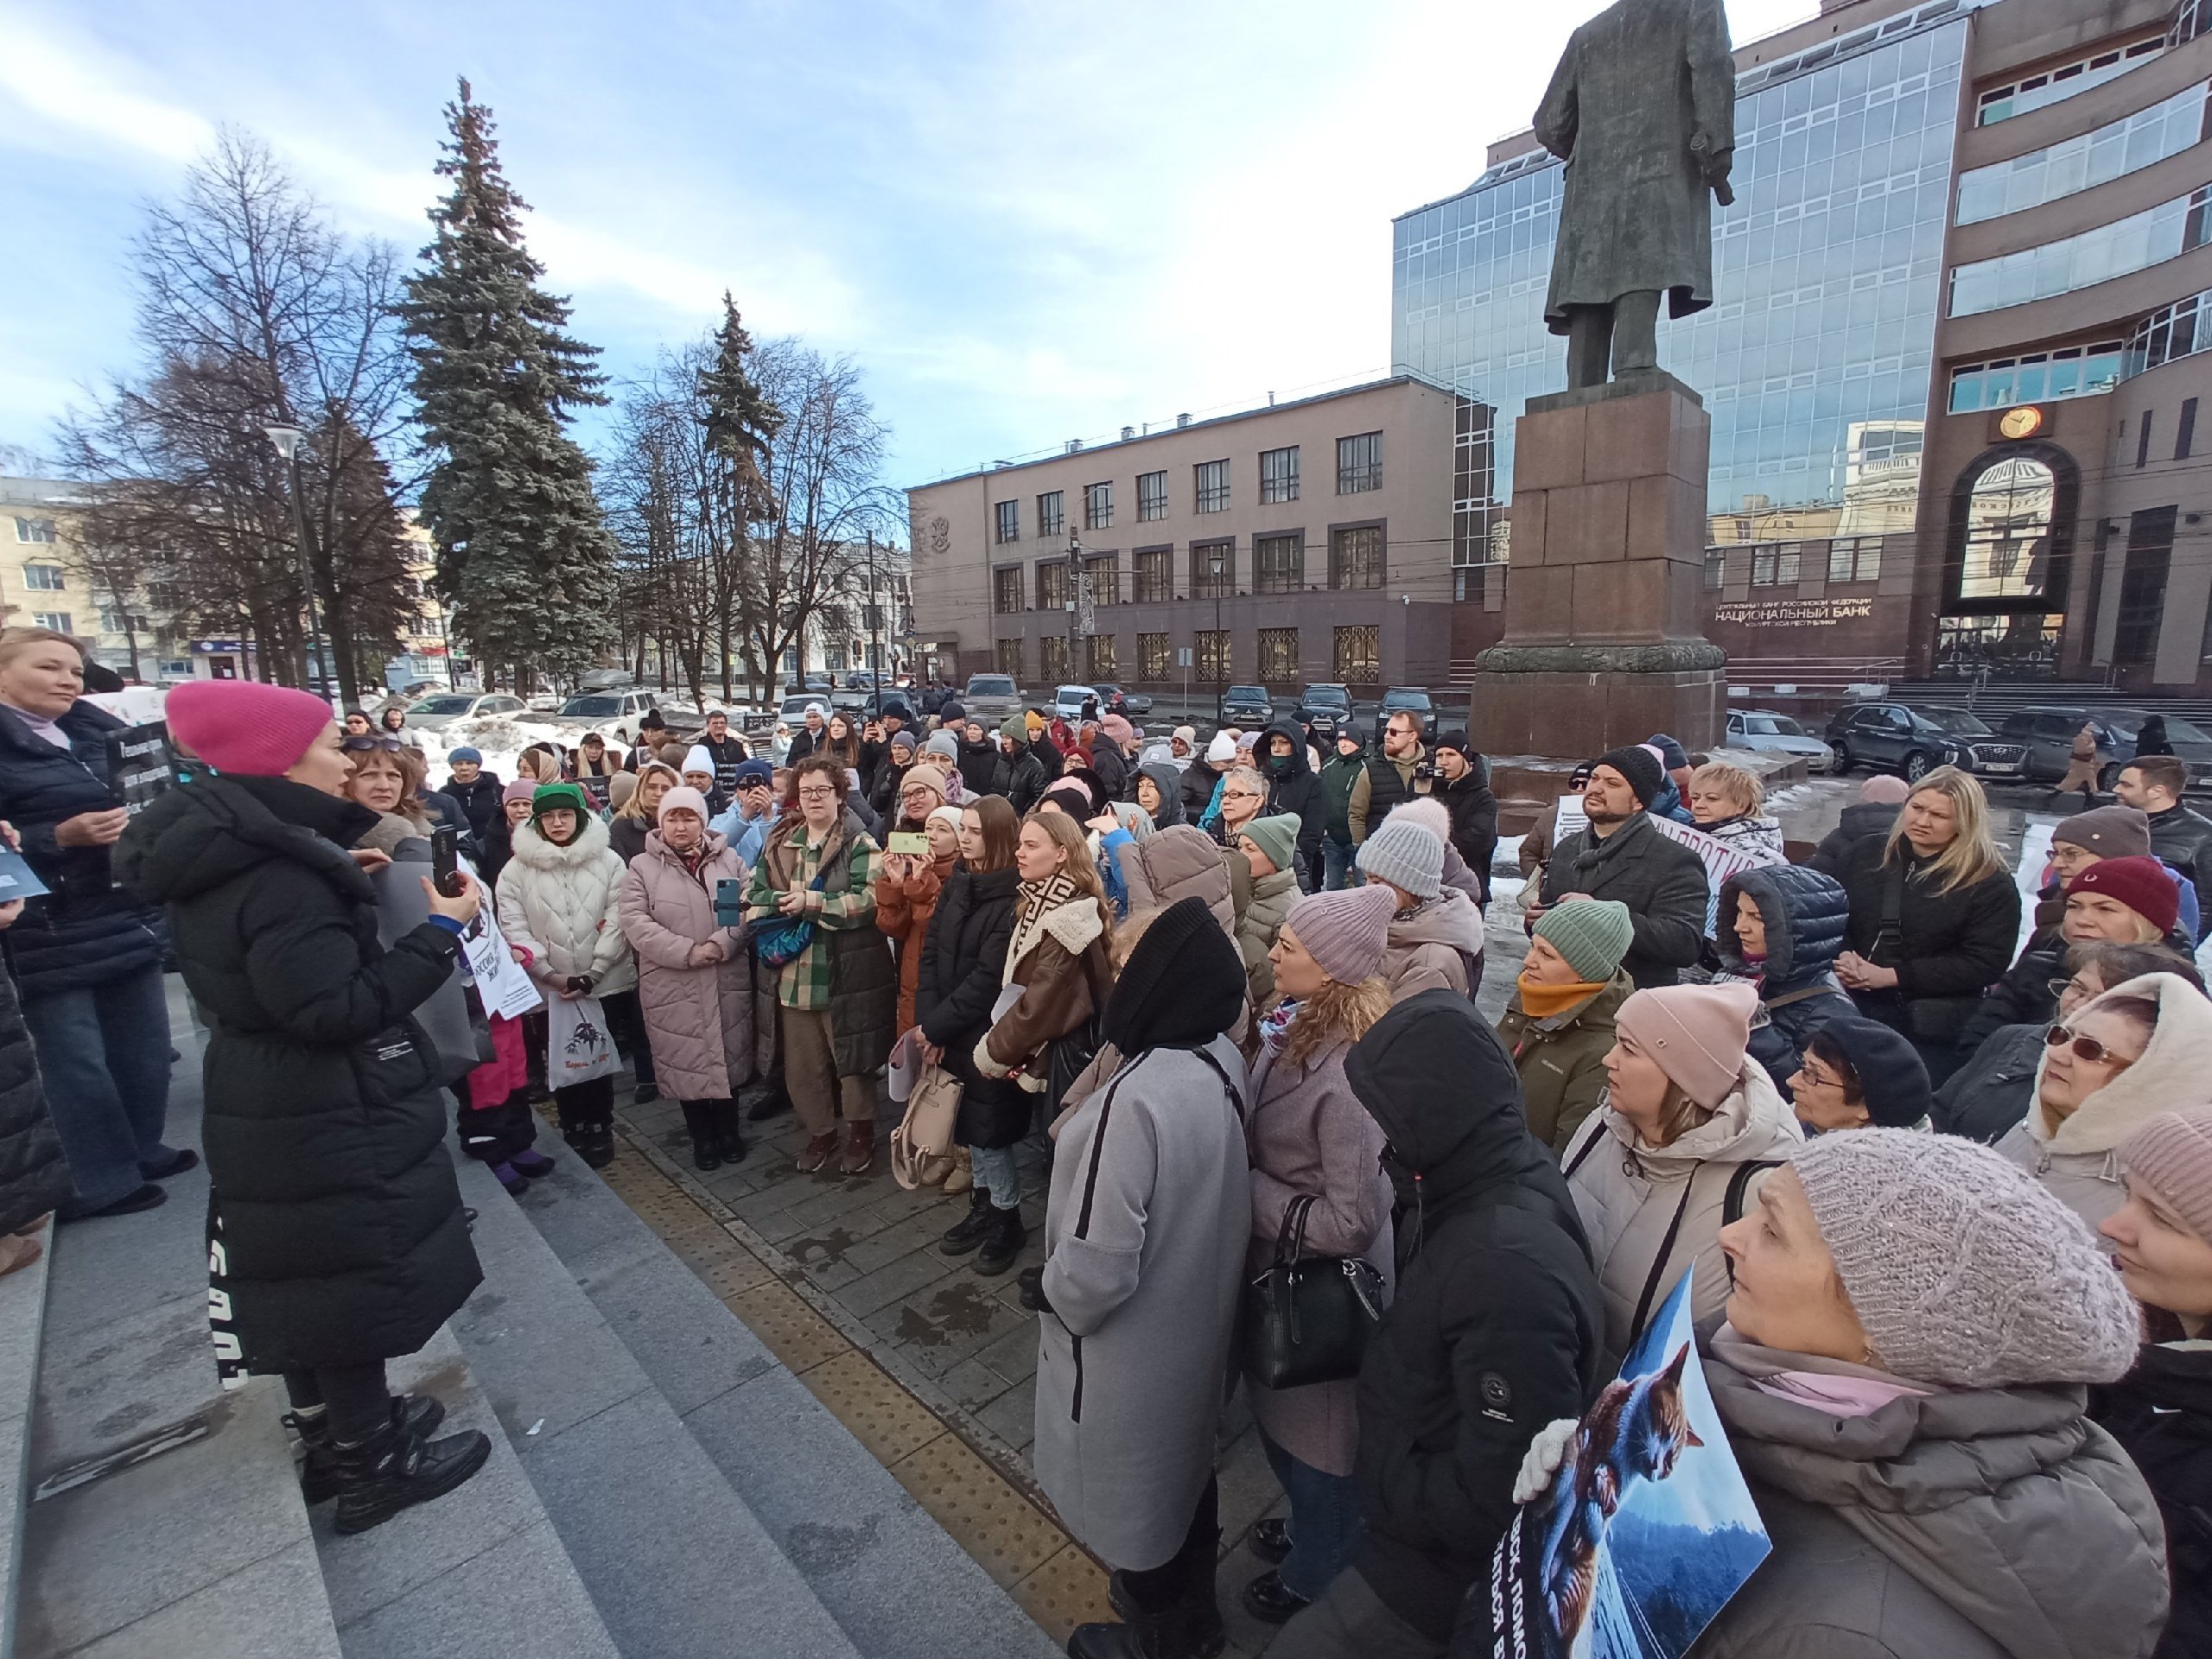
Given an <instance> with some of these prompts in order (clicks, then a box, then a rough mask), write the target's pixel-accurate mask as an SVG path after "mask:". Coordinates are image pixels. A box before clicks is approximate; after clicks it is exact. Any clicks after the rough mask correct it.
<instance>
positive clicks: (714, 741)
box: [699, 709, 752, 795]
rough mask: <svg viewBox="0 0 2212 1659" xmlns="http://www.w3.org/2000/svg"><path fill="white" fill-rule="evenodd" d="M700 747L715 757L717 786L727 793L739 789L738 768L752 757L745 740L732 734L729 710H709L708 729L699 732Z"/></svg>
mask: <svg viewBox="0 0 2212 1659" xmlns="http://www.w3.org/2000/svg"><path fill="white" fill-rule="evenodd" d="M699 743H700V747H702V748H704V749H705V750H706V752H707V753H709V755H711V756H712V757H713V758H714V762H715V788H716V789H719V790H720V791H721V792H722V793H723V794H725V795H729V794H733V793H734V792H735V791H736V789H737V769H738V767H739V766H742V765H743V764H744V763H745V762H746V760H748V759H749V758H750V757H751V753H752V752H751V751H750V750H748V749H747V747H745V740H744V739H743V738H741V737H736V736H734V735H732V734H731V732H730V729H729V711H728V709H709V710H707V729H706V730H705V731H703V732H702V733H701V734H699Z"/></svg>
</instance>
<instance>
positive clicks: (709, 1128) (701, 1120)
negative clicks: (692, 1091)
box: [683, 1100, 722, 1172]
mask: <svg viewBox="0 0 2212 1659" xmlns="http://www.w3.org/2000/svg"><path fill="white" fill-rule="evenodd" d="M683 1127H684V1128H686V1129H687V1130H689V1131H690V1135H691V1167H692V1168H694V1169H696V1170H699V1171H702V1172H704V1171H707V1170H710V1169H720V1168H721V1166H722V1147H721V1135H719V1134H717V1133H716V1125H715V1111H714V1108H713V1107H711V1106H709V1104H708V1103H706V1102H705V1101H703V1100H687V1101H685V1102H684V1103H683Z"/></svg>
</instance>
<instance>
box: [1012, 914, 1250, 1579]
mask: <svg viewBox="0 0 2212 1659" xmlns="http://www.w3.org/2000/svg"><path fill="white" fill-rule="evenodd" d="M1171 925H1172V926H1175V927H1177V928H1178V929H1179V930H1180V929H1182V928H1183V927H1185V926H1186V925H1187V920H1186V922H1185V923H1173V924H1172V923H1171V922H1170V921H1169V919H1168V918H1162V920H1161V921H1160V923H1158V924H1155V930H1157V929H1158V928H1160V927H1168V926H1171ZM1198 925H1199V926H1200V927H1203V926H1204V923H1203V921H1200V922H1199V923H1198ZM1150 943H1152V941H1151V939H1150V938H1149V936H1147V938H1146V939H1144V940H1141V941H1139V943H1138V945H1137V949H1136V950H1135V952H1133V953H1132V955H1131V959H1130V964H1129V966H1130V968H1131V969H1135V968H1137V966H1138V964H1139V963H1140V962H1141V960H1142V959H1143V958H1144V957H1145V955H1146V951H1145V947H1146V945H1147V944H1150ZM1177 968H1178V971H1177V972H1176V973H1174V974H1173V975H1169V974H1164V973H1160V972H1157V971H1150V972H1144V973H1141V974H1134V975H1133V974H1130V973H1129V972H1128V970H1126V969H1125V975H1124V980H1123V982H1122V985H1121V986H1117V987H1116V1002H1115V1006H1114V1008H1113V1010H1112V1011H1111V1014H1109V1020H1108V1022H1107V1025H1108V1035H1109V1039H1111V1040H1114V1041H1116V1043H1117V1044H1118V1045H1119V1046H1122V1049H1123V1052H1127V1053H1128V1054H1129V1055H1130V1056H1131V1058H1129V1059H1128V1060H1127V1061H1125V1062H1124V1063H1123V1064H1122V1066H1121V1067H1120V1068H1119V1070H1117V1071H1116V1073H1115V1075H1114V1077H1113V1078H1112V1079H1111V1080H1110V1081H1109V1083H1108V1084H1106V1085H1105V1086H1104V1087H1103V1088H1102V1089H1099V1090H1096V1091H1094V1092H1093V1093H1092V1094H1090V1096H1087V1097H1086V1098H1085V1099H1084V1101H1083V1103H1081V1105H1079V1106H1078V1107H1077V1109H1076V1111H1075V1114H1074V1116H1072V1117H1071V1118H1070V1119H1069V1120H1068V1122H1067V1123H1066V1125H1065V1127H1064V1128H1062V1129H1061V1131H1060V1136H1059V1141H1058V1145H1057V1147H1056V1148H1055V1153H1054V1156H1053V1160H1052V1189H1051V1196H1050V1198H1048V1200H1047V1202H1046V1211H1045V1250H1046V1256H1045V1271H1044V1279H1043V1286H1042V1288H1043V1292H1044V1297H1045V1300H1046V1303H1047V1304H1048V1305H1049V1308H1050V1311H1049V1312H1046V1313H1040V1314H1039V1316H1038V1351H1037V1389H1036V1393H1037V1404H1036V1430H1037V1437H1036V1444H1035V1446H1034V1448H1033V1452H1032V1454H1031V1455H1032V1460H1033V1465H1034V1467H1035V1469H1036V1471H1037V1480H1038V1484H1039V1485H1041V1486H1042V1487H1043V1488H1044V1489H1045V1493H1046V1496H1047V1497H1050V1498H1051V1499H1052V1507H1053V1508H1054V1509H1055V1510H1058V1511H1059V1514H1060V1516H1061V1518H1062V1519H1063V1520H1065V1522H1067V1523H1068V1527H1069V1529H1070V1530H1071V1532H1073V1533H1074V1535H1076V1537H1077V1539H1079V1540H1081V1541H1082V1542H1083V1543H1084V1546H1085V1547H1086V1548H1090V1550H1092V1551H1093V1552H1095V1553H1096V1554H1098V1555H1100V1556H1101V1557H1103V1559H1104V1560H1107V1561H1109V1562H1110V1563H1112V1564H1113V1565H1114V1566H1116V1567H1127V1568H1134V1569H1139V1570H1141V1569H1144V1568H1148V1567H1158V1566H1160V1564H1161V1563H1162V1562H1164V1561H1166V1560H1167V1559H1168V1558H1169V1557H1170V1556H1172V1555H1173V1554H1175V1552H1176V1551H1177V1550H1178V1549H1179V1548H1181V1546H1182V1543H1183V1540H1184V1537H1185V1535H1186V1534H1187V1533H1188V1531H1189V1529H1190V1525H1191V1517H1192V1512H1193V1510H1195V1509H1196V1507H1197V1503H1198V1495H1199V1493H1200V1492H1201V1491H1204V1490H1205V1484H1206V1482H1207V1481H1208V1480H1210V1479H1211V1478H1212V1476H1213V1454H1214V1426H1215V1423H1216V1422H1217V1420H1218V1419H1219V1417H1220V1414H1221V1408H1222V1403H1223V1401H1224V1398H1225V1396H1226V1394H1227V1389H1228V1384H1229V1381H1230V1355H1231V1351H1232V1348H1233V1345H1234V1344H1233V1338H1234V1335H1235V1332H1236V1302H1237V1295H1238V1292H1239V1290H1240V1288H1241V1286H1242V1283H1243V1274H1244V1253H1245V1249H1246V1246H1247V1244H1248V1243H1249V1240H1250V1237H1251V1232H1252V1186H1251V1180H1250V1177H1249V1173H1248V1170H1247V1168H1246V1164H1245V1152H1244V1123H1243V1118H1244V1109H1245V1101H1246V1099H1247V1097H1248V1094H1249V1085H1248V1084H1247V1081H1246V1077H1245V1072H1244V1059H1243V1055H1241V1054H1240V1053H1238V1052H1237V1050H1236V1045H1235V1044H1234V1043H1233V1042H1231V1041H1230V1039H1228V1038H1227V1037H1226V1036H1223V1035H1215V1036H1211V1037H1207V1036H1205V1035H1204V1034H1203V1028H1204V1027H1206V1026H1209V1025H1211V1026H1214V1027H1216V1030H1217V1031H1218V1030H1220V1029H1221V1028H1222V1027H1224V1026H1225V1025H1226V1024H1227V1022H1228V1020H1229V1019H1230V1018H1232V1017H1233V1016H1234V1013H1235V1011H1236V1008H1238V1007H1241V1006H1242V1001H1243V976H1242V975H1241V974H1240V973H1239V972H1238V970H1237V963H1236V952H1235V951H1234V950H1231V949H1230V945H1229V942H1228V941H1227V940H1226V939H1225V938H1215V937H1214V936H1213V935H1212V934H1211V931H1208V932H1205V933H1200V934H1198V935H1196V936H1195V937H1194V938H1193V939H1192V944H1190V946H1189V947H1188V948H1187V949H1184V950H1180V951H1179V952H1178V963H1177Z"/></svg>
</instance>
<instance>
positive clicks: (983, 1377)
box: [937, 1359, 1013, 1411]
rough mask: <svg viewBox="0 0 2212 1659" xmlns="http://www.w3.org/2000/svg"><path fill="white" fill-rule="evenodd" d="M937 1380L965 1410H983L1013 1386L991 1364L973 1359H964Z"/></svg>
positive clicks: (939, 1385)
mask: <svg viewBox="0 0 2212 1659" xmlns="http://www.w3.org/2000/svg"><path fill="white" fill-rule="evenodd" d="M937 1382H938V1387H940V1388H942V1389H944V1391H945V1392H946V1393H947V1394H949V1395H951V1396H952V1397H953V1399H954V1400H955V1401H956V1402H958V1403H959V1406H960V1408H961V1409H962V1410H963V1411H981V1410H982V1408H984V1407H985V1406H988V1405H989V1404H990V1403H991V1402H992V1401H994V1400H995V1399H997V1398H998V1397H999V1395H1002V1394H1004V1393H1005V1392H1006V1391H1007V1389H1009V1388H1011V1387H1012V1386H1013V1384H1012V1383H1010V1382H1009V1381H1008V1380H1007V1378H1005V1377H1003V1376H1000V1375H999V1374H998V1373H997V1372H996V1371H995V1370H992V1369H991V1368H990V1367H989V1366H988V1365H985V1364H982V1363H980V1362H978V1361H976V1360H972V1359H963V1360H962V1361H961V1362H960V1363H958V1364H957V1365H955V1366H954V1367H953V1368H952V1369H951V1370H949V1371H947V1372H945V1374H944V1376H940V1377H938V1379H937Z"/></svg>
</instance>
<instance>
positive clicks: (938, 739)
mask: <svg viewBox="0 0 2212 1659" xmlns="http://www.w3.org/2000/svg"><path fill="white" fill-rule="evenodd" d="M922 752H923V753H925V754H941V755H943V756H944V758H945V759H946V760H950V761H951V762H952V763H953V764H954V765H956V766H957V765H958V764H959V761H960V740H959V739H958V738H957V737H955V736H954V735H953V734H951V733H950V731H938V732H931V734H929V741H927V742H925V743H924V744H923V745H922Z"/></svg>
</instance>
